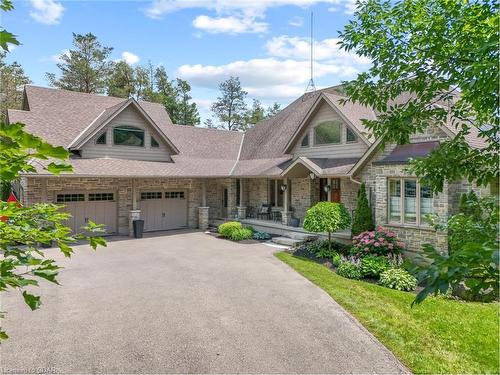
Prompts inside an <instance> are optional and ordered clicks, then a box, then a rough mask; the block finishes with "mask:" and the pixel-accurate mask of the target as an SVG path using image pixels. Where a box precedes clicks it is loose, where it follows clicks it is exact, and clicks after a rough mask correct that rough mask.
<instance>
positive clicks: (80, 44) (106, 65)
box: [46, 33, 113, 94]
mask: <svg viewBox="0 0 500 375" xmlns="http://www.w3.org/2000/svg"><path fill="white" fill-rule="evenodd" d="M73 46H74V49H72V50H69V51H68V53H65V54H62V55H61V56H60V60H61V61H60V62H59V63H57V67H58V68H59V69H60V70H61V76H60V78H59V79H57V78H56V75H55V74H53V73H47V74H46V76H47V79H48V81H49V83H50V85H51V86H54V87H57V88H59V89H64V90H71V91H80V92H86V93H97V94H100V93H103V92H104V91H105V90H106V86H107V83H108V78H109V75H110V74H111V71H112V68H113V62H112V61H110V60H109V56H110V54H111V52H112V51H113V48H112V47H104V46H103V45H101V43H100V42H99V41H98V40H97V37H96V36H95V35H94V34H92V33H88V34H85V35H81V34H75V33H73Z"/></svg>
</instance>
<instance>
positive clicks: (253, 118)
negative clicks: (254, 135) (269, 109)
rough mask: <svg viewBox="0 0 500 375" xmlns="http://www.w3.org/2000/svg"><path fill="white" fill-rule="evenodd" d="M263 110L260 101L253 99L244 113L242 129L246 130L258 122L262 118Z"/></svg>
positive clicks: (263, 116)
mask: <svg viewBox="0 0 500 375" xmlns="http://www.w3.org/2000/svg"><path fill="white" fill-rule="evenodd" d="M264 111H265V109H264V107H263V106H262V104H261V103H260V100H258V99H254V100H253V102H252V107H251V108H250V109H249V110H248V111H247V113H246V114H245V123H244V124H243V126H242V130H248V129H250V128H251V127H253V126H254V125H255V124H257V123H258V122H260V121H262V120H264V118H265V115H264Z"/></svg>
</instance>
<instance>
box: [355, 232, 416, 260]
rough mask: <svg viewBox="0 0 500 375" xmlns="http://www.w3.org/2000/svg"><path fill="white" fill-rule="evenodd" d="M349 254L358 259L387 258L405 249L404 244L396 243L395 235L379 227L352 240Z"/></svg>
mask: <svg viewBox="0 0 500 375" xmlns="http://www.w3.org/2000/svg"><path fill="white" fill-rule="evenodd" d="M352 243H353V245H354V246H353V248H352V249H351V254H352V255H356V256H358V257H364V256H367V255H379V256H388V255H392V254H399V253H401V252H402V251H403V250H404V249H406V244H405V243H404V242H401V241H398V239H397V237H396V233H394V232H392V231H390V230H388V229H385V228H383V227H381V226H380V225H379V226H377V228H376V229H375V230H374V231H366V232H363V233H361V234H359V235H357V236H354V237H353V238H352Z"/></svg>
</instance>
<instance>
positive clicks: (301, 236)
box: [283, 232, 318, 241]
mask: <svg viewBox="0 0 500 375" xmlns="http://www.w3.org/2000/svg"><path fill="white" fill-rule="evenodd" d="M283 237H288V238H291V239H293V240H299V241H314V240H316V239H318V236H316V235H315V234H311V233H300V232H286V233H283Z"/></svg>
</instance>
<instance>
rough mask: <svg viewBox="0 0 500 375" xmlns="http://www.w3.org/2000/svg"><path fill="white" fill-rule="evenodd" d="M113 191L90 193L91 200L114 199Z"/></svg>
mask: <svg viewBox="0 0 500 375" xmlns="http://www.w3.org/2000/svg"><path fill="white" fill-rule="evenodd" d="M113 200H114V194H113V193H90V194H89V201H113Z"/></svg>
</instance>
